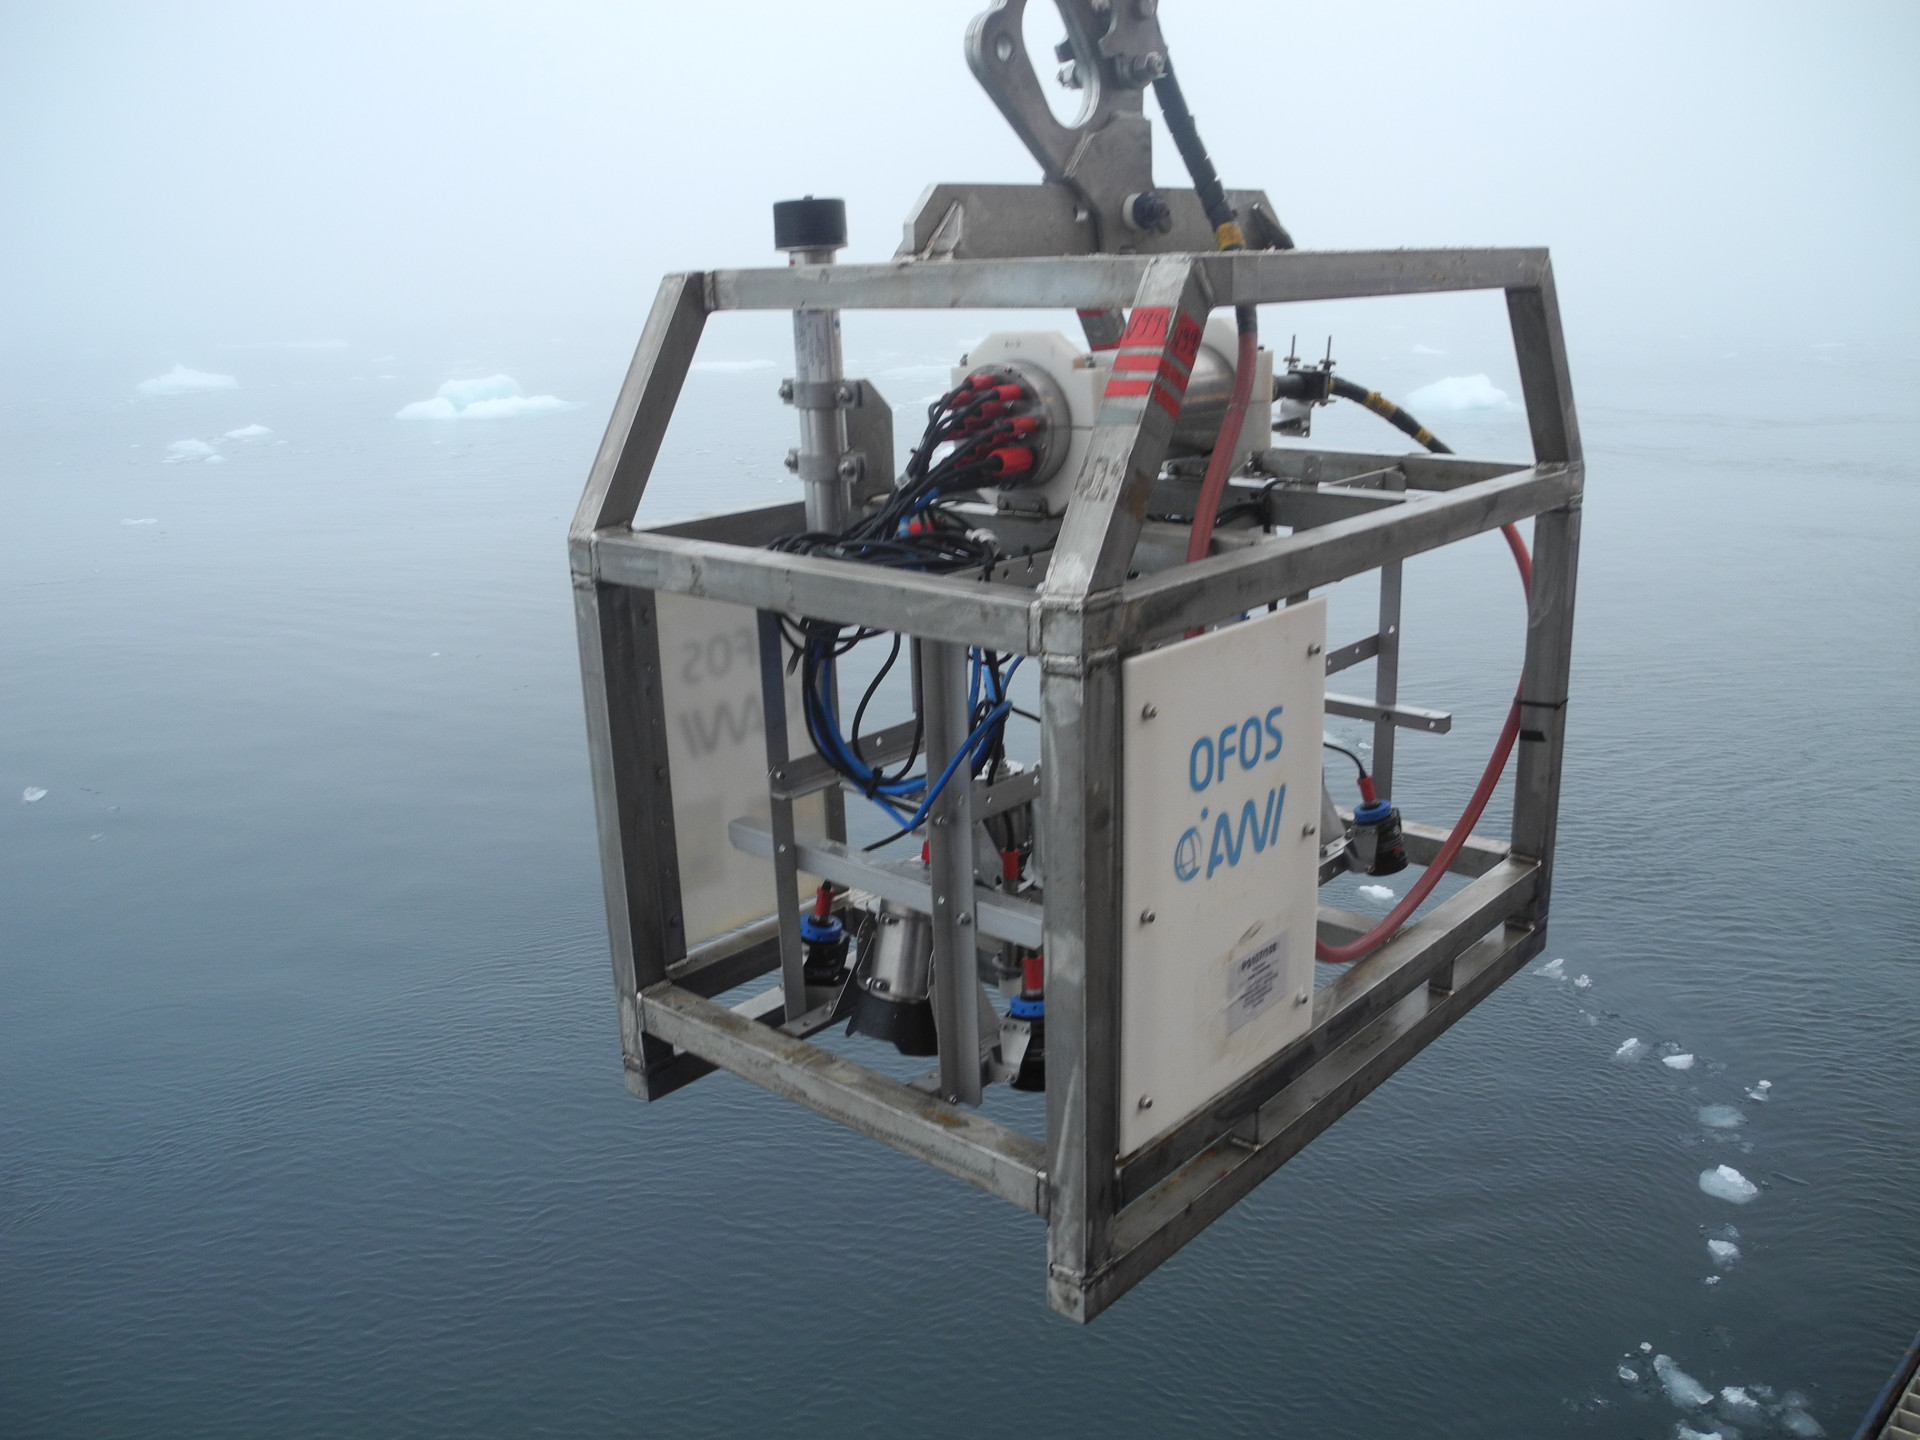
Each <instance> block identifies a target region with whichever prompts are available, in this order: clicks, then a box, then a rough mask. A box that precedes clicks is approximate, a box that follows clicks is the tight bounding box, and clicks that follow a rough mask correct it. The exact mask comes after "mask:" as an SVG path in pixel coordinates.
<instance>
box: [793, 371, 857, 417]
mask: <svg viewBox="0 0 1920 1440" xmlns="http://www.w3.org/2000/svg"><path fill="white" fill-rule="evenodd" d="M780 398H781V399H782V400H784V401H786V402H787V404H789V405H791V406H793V407H794V409H796V410H853V409H857V408H858V407H859V404H860V382H859V381H858V380H793V379H790V378H789V379H786V380H782V381H781V382H780Z"/></svg>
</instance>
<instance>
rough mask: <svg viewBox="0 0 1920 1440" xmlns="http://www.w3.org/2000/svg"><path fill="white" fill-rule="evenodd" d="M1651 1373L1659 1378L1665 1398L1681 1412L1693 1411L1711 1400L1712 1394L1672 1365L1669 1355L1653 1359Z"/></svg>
mask: <svg viewBox="0 0 1920 1440" xmlns="http://www.w3.org/2000/svg"><path fill="white" fill-rule="evenodd" d="M1653 1373H1654V1374H1656V1375H1658V1376H1659V1377H1660V1384H1661V1385H1662V1386H1663V1387H1665V1389H1666V1392H1667V1398H1668V1399H1669V1400H1671V1401H1672V1402H1673V1403H1674V1404H1676V1405H1678V1406H1679V1407H1680V1408H1681V1409H1682V1410H1695V1409H1698V1408H1699V1407H1700V1406H1702V1405H1704V1404H1706V1403H1707V1402H1708V1401H1709V1400H1711V1399H1713V1392H1712V1391H1711V1390H1709V1389H1707V1387H1706V1386H1704V1385H1702V1384H1701V1383H1700V1382H1699V1381H1698V1380H1696V1379H1694V1378H1693V1377H1692V1376H1691V1375H1689V1374H1687V1372H1686V1371H1684V1370H1682V1369H1681V1368H1680V1367H1679V1366H1678V1365H1676V1364H1674V1363H1673V1357H1672V1356H1671V1355H1656V1356H1654V1357H1653Z"/></svg>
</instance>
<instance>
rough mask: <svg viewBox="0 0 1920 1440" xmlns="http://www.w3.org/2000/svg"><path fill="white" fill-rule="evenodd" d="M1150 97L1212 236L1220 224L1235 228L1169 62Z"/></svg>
mask: <svg viewBox="0 0 1920 1440" xmlns="http://www.w3.org/2000/svg"><path fill="white" fill-rule="evenodd" d="M1153 97H1154V99H1156V100H1158V101H1159V102H1160V113H1161V114H1162V115H1163V116H1165V117H1166V121H1167V133H1168V134H1169V135H1171V136H1172V137H1173V145H1174V148H1175V149H1176V150H1178V151H1179V152H1180V162H1181V163H1182V164H1183V165H1185V166H1186V167H1187V174H1188V176H1190V177H1191V178H1192V180H1193V193H1194V194H1195V195H1197V196H1199V197H1200V208H1201V209H1202V210H1204V211H1205V212H1206V215H1207V223H1208V224H1209V225H1211V226H1213V228H1214V230H1215V232H1216V233H1217V232H1218V231H1219V230H1220V228H1221V227H1222V226H1223V225H1237V224H1238V219H1237V217H1236V216H1235V215H1234V212H1233V206H1231V205H1229V204H1228V203H1227V191H1226V187H1225V186H1224V185H1222V184H1221V183H1220V176H1219V174H1218V172H1217V171H1215V170H1214V168H1213V161H1212V160H1210V159H1208V158H1207V147H1206V146H1205V145H1203V144H1201V143H1200V130H1199V127H1198V126H1196V125H1195V124H1194V123H1193V112H1192V111H1191V110H1189V109H1187V97H1186V96H1185V95H1183V94H1181V93H1180V82H1179V81H1178V80H1177V79H1175V78H1174V74H1173V65H1172V63H1171V62H1168V64H1167V67H1166V69H1165V71H1164V72H1163V73H1162V74H1161V76H1160V78H1159V79H1158V80H1155V81H1154V82H1153ZM1222 248H1224V247H1222Z"/></svg>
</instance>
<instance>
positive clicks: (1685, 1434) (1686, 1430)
mask: <svg viewBox="0 0 1920 1440" xmlns="http://www.w3.org/2000/svg"><path fill="white" fill-rule="evenodd" d="M1673 1440H1726V1436H1725V1435H1724V1434H1723V1433H1722V1432H1721V1431H1718V1430H1696V1429H1694V1428H1693V1427H1692V1426H1691V1425H1689V1424H1687V1422H1686V1421H1684V1420H1676V1421H1675V1422H1674V1426H1673Z"/></svg>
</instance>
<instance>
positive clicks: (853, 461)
mask: <svg viewBox="0 0 1920 1440" xmlns="http://www.w3.org/2000/svg"><path fill="white" fill-rule="evenodd" d="M866 469H867V465H866V460H865V458H864V457H863V456H861V455H860V453H859V452H858V451H854V450H849V451H848V452H847V453H846V454H845V455H842V456H841V457H840V466H839V471H838V473H839V476H840V478H841V479H842V480H845V481H847V482H848V483H849V484H851V483H853V482H854V481H856V480H858V479H859V478H860V477H861V476H862V475H863V474H865V473H866Z"/></svg>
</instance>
